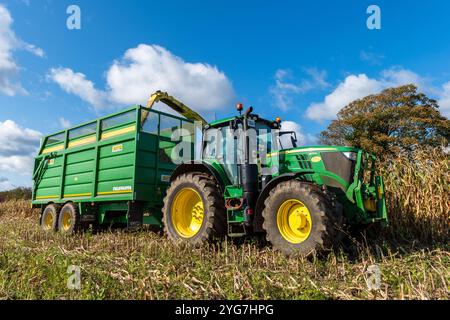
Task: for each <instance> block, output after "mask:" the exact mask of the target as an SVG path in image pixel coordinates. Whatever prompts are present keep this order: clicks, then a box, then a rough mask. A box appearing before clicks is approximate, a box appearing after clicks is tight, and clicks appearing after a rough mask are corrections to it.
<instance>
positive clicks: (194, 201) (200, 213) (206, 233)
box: [163, 172, 227, 245]
mask: <svg viewBox="0 0 450 320" xmlns="http://www.w3.org/2000/svg"><path fill="white" fill-rule="evenodd" d="M163 215H164V216H163V222H164V232H165V233H166V235H167V236H168V237H169V238H170V239H172V240H183V241H187V242H189V243H191V244H194V245H195V244H201V243H204V242H206V241H209V240H212V239H213V238H214V237H221V236H223V235H225V234H226V228H227V222H226V211H225V205H224V201H223V197H222V196H221V193H220V190H219V188H218V187H217V185H216V183H215V180H214V179H213V178H212V177H210V176H208V175H206V174H204V173H200V172H194V173H186V174H182V175H180V176H179V177H177V178H176V179H175V180H174V181H173V182H172V184H171V185H170V187H169V188H168V189H167V195H166V197H165V198H164V208H163Z"/></svg>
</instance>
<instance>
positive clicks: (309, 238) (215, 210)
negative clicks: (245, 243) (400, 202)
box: [32, 91, 387, 255]
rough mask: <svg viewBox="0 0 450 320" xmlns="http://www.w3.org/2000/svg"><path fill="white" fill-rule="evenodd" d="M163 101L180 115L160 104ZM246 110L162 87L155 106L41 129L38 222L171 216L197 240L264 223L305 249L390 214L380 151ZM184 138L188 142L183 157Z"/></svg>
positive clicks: (290, 245) (64, 229) (76, 225)
mask: <svg viewBox="0 0 450 320" xmlns="http://www.w3.org/2000/svg"><path fill="white" fill-rule="evenodd" d="M157 102H162V103H164V104H165V105H167V106H168V107H169V108H171V109H172V110H174V111H176V112H177V113H178V114H180V115H181V117H180V116H177V115H174V114H173V113H165V112H162V111H158V110H154V109H153V108H152V107H153V105H154V104H155V103H157ZM242 109H243V107H242V105H239V106H238V111H239V115H236V116H234V117H231V118H227V119H223V120H219V121H215V122H212V123H209V124H208V123H207V122H206V121H205V120H204V119H203V118H202V117H201V116H200V115H199V114H197V113H196V112H194V111H193V110H191V109H190V108H188V107H187V106H186V105H184V104H183V103H181V102H180V101H178V100H176V99H175V98H173V97H171V96H169V95H168V94H167V93H164V92H159V91H158V92H156V93H154V94H153V95H151V97H150V99H149V101H148V103H147V106H146V107H143V106H139V105H136V106H132V107H130V108H127V109H124V110H122V111H119V112H116V113H114V114H112V115H108V116H104V117H101V118H98V119H95V120H92V121H89V122H87V123H83V124H80V125H77V126H74V127H72V128H67V129H65V130H63V131H60V132H57V133H54V134H51V135H49V136H46V137H44V138H43V139H42V142H41V146H40V148H39V152H38V154H37V156H36V158H35V165H34V172H33V180H34V185H33V195H32V206H33V207H34V208H40V209H41V213H40V218H39V224H40V227H41V229H42V230H44V231H46V232H54V231H58V232H60V233H62V234H66V235H68V234H72V233H74V232H77V231H81V230H83V229H86V228H88V227H90V226H99V227H101V226H109V225H112V224H115V225H122V226H126V228H128V229H135V228H140V227H141V226H143V225H153V226H157V227H162V226H164V229H165V232H166V234H167V235H168V236H169V238H171V239H174V240H182V241H186V242H189V243H192V244H201V243H204V242H206V241H209V240H212V239H214V238H216V237H219V238H220V237H223V236H229V237H243V236H246V235H255V234H264V233H265V234H266V237H267V239H268V240H269V241H270V242H271V243H272V245H273V246H274V248H276V249H278V250H281V251H283V252H285V253H286V254H292V253H300V254H304V255H306V254H308V253H309V252H311V251H314V250H321V249H323V248H325V249H326V248H330V247H332V246H333V245H334V244H335V243H337V242H338V241H339V238H340V235H341V229H342V227H343V226H344V224H348V225H353V226H362V225H369V224H373V223H382V224H385V223H387V215H386V205H385V196H384V186H383V180H382V178H381V177H378V176H376V174H375V162H376V159H375V157H374V156H372V155H370V154H368V153H366V152H364V151H362V150H359V149H356V148H350V147H331V146H320V147H319V146H318V147H297V145H296V140H297V139H296V135H295V133H294V132H282V131H281V130H280V129H281V126H282V124H281V121H280V119H277V120H275V121H269V120H265V119H262V118H260V117H259V116H258V115H256V114H254V113H253V110H252V108H249V109H248V110H247V111H246V112H245V113H243V114H242ZM196 128H201V129H202V133H201V135H200V136H201V140H202V142H201V144H198V143H197V144H195V143H194V142H195V141H196V140H197V139H196V137H197V136H198V135H197V134H196V132H198V131H200V130H199V129H196ZM180 130H181V134H174V133H176V132H177V131H180ZM199 145H200V146H201V149H198V151H199V152H197V153H201V156H199V157H194V156H193V154H194V153H195V151H196V147H197V146H199ZM179 146H186V148H180V150H181V151H180V152H181V153H182V154H183V157H182V161H175V160H174V157H173V155H174V153H175V154H177V152H178V151H179V149H178V147H179ZM174 151H175V152H174ZM185 151H186V152H185ZM200 151H201V152H200Z"/></svg>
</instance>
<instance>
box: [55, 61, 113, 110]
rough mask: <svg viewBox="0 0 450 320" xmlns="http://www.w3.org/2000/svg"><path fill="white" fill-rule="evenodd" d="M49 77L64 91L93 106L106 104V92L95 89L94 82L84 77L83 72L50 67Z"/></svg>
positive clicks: (98, 106) (98, 107) (99, 106)
mask: <svg viewBox="0 0 450 320" xmlns="http://www.w3.org/2000/svg"><path fill="white" fill-rule="evenodd" d="M49 77H50V79H52V80H53V81H55V82H56V83H58V84H59V86H60V87H61V88H62V89H63V90H64V91H66V92H68V93H71V94H74V95H77V96H79V97H80V98H81V99H82V100H84V101H86V102H88V103H89V104H91V105H92V106H93V107H95V108H97V109H102V108H104V107H106V106H107V104H106V98H107V96H106V94H105V93H104V92H102V91H99V90H97V89H95V87H94V83H93V82H92V81H90V80H88V79H86V76H85V75H84V74H82V73H79V72H73V71H72V70H71V69H68V68H52V69H50V74H49Z"/></svg>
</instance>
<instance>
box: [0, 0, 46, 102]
mask: <svg viewBox="0 0 450 320" xmlns="http://www.w3.org/2000/svg"><path fill="white" fill-rule="evenodd" d="M12 23H13V18H12V17H11V14H10V12H9V11H8V9H6V7H4V6H3V5H1V4H0V92H1V93H3V94H5V95H8V96H15V95H17V94H26V93H27V91H26V90H25V89H24V88H23V87H22V85H21V84H20V82H19V81H17V79H16V78H17V75H18V72H19V66H18V65H17V63H16V62H15V60H14V58H13V51H15V50H26V51H29V52H31V53H32V54H34V55H36V56H39V57H43V56H44V55H45V53H44V50H42V49H41V48H38V47H36V46H35V45H33V44H29V43H27V42H25V41H23V40H21V39H19V38H18V37H17V36H16V34H15V33H14V31H13V30H12V29H11V26H12Z"/></svg>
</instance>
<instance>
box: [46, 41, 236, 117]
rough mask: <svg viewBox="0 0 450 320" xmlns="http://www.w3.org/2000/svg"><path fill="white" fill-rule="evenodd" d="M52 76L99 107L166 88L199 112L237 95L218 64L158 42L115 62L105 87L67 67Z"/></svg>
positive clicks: (139, 98) (141, 98)
mask: <svg viewBox="0 0 450 320" xmlns="http://www.w3.org/2000/svg"><path fill="white" fill-rule="evenodd" d="M49 77H50V79H52V80H53V81H55V82H56V83H58V84H59V85H60V87H61V88H62V89H63V90H65V91H66V92H68V93H72V94H75V95H77V96H79V97H80V98H81V99H83V100H85V101H86V102H88V103H89V104H91V105H92V106H94V107H95V108H96V109H100V108H103V107H106V106H108V105H111V104H112V105H114V104H115V105H117V104H119V105H123V104H134V103H141V104H143V103H145V101H146V100H147V99H148V97H149V95H150V94H151V93H153V92H154V91H156V90H161V91H167V92H169V93H170V94H171V95H173V96H175V97H177V98H178V99H180V100H181V101H183V102H184V103H186V104H187V105H188V106H191V107H192V108H195V109H196V110H199V111H208V110H212V109H218V108H222V107H225V106H227V105H228V104H229V103H231V102H232V99H233V98H234V91H233V87H232V85H231V82H230V81H229V80H228V78H227V77H226V76H225V74H224V73H223V72H221V71H219V70H218V69H217V67H215V66H211V65H208V64H204V63H189V62H185V61H184V60H183V59H181V58H180V57H177V56H175V55H173V54H172V53H171V52H170V51H168V50H167V49H165V48H163V47H160V46H157V45H146V44H141V45H139V46H137V47H136V48H132V49H129V50H127V51H126V52H125V55H124V56H123V57H122V59H120V60H116V61H114V63H113V64H112V66H111V67H110V68H109V70H108V71H107V72H106V83H107V86H106V89H105V90H97V89H95V87H94V84H93V83H92V81H90V80H88V79H87V78H86V77H85V75H84V74H82V73H75V72H73V71H72V70H71V69H67V68H56V69H51V70H50V74H49Z"/></svg>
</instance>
